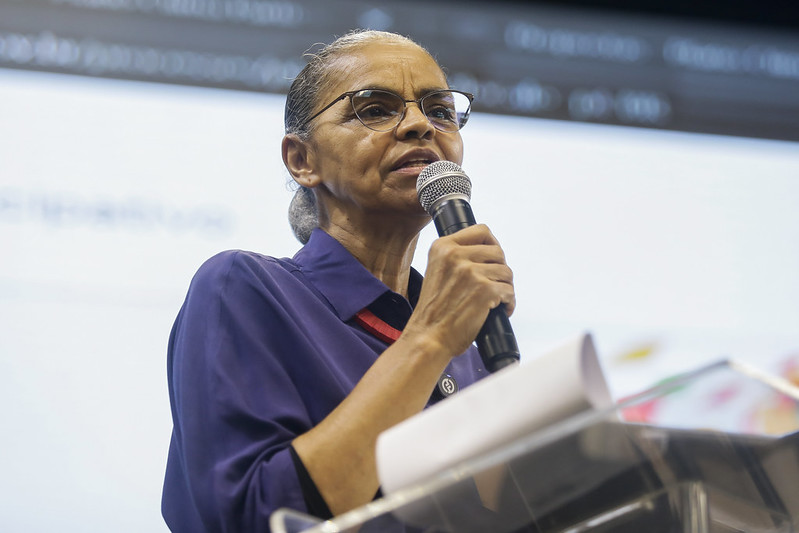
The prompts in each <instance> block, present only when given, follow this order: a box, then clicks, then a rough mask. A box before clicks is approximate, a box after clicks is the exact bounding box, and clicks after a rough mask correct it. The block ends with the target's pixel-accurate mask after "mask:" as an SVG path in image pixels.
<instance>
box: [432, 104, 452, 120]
mask: <svg viewBox="0 0 799 533" xmlns="http://www.w3.org/2000/svg"><path fill="white" fill-rule="evenodd" d="M427 116H428V117H430V118H436V119H439V120H453V117H454V116H455V113H454V112H453V111H452V110H451V109H450V108H448V107H444V106H435V107H433V108H432V109H428V110H427Z"/></svg>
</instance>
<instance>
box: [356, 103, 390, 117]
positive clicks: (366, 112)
mask: <svg viewBox="0 0 799 533" xmlns="http://www.w3.org/2000/svg"><path fill="white" fill-rule="evenodd" d="M359 114H360V115H361V116H362V117H369V118H381V117H387V116H390V115H391V110H390V109H389V108H388V107H386V106H384V105H381V104H371V105H368V106H366V107H365V108H363V109H361V111H360V112H359Z"/></svg>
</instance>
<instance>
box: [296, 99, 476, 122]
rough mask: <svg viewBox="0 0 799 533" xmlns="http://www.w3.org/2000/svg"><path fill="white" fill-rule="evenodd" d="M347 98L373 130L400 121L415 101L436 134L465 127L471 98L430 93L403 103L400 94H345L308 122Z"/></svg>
mask: <svg viewBox="0 0 799 533" xmlns="http://www.w3.org/2000/svg"><path fill="white" fill-rule="evenodd" d="M345 98H349V99H350V103H351V104H352V109H353V111H355V116H356V117H358V120H360V121H361V123H362V124H363V125H364V126H366V127H367V128H369V129H370V130H374V131H389V130H392V129H394V128H395V127H396V126H397V124H399V123H400V122H402V119H403V118H404V117H405V110H406V108H407V104H409V103H411V102H416V104H417V105H418V106H419V108H420V109H421V110H422V113H424V115H425V116H426V117H427V120H429V121H430V123H431V124H432V125H433V126H434V127H435V128H436V129H437V130H439V131H446V132H454V131H458V130H459V129H461V128H462V127H463V126H464V125H466V121H467V120H469V113H470V111H471V108H472V100H474V95H471V94H469V93H465V92H461V91H451V90H446V89H445V90H440V91H432V92H429V93H427V94H426V95H424V96H422V97H421V98H419V99H417V100H405V99H404V98H402V97H401V96H400V95H398V94H396V93H393V92H391V91H385V90H382V89H361V90H359V91H348V92H346V93H344V94H342V95H341V96H339V97H338V98H336V99H335V100H333V101H332V102H330V103H329V104H327V105H326V106H325V107H323V108H322V109H321V110H320V111H319V112H318V113H316V114H315V115H314V116H312V117H311V118H309V119H308V122H310V121H312V120H313V119H315V118H316V117H318V116H319V115H321V114H322V113H323V112H325V111H327V110H328V109H330V108H331V107H332V106H333V105H334V104H335V103H336V102H338V101H340V100H343V99H345Z"/></svg>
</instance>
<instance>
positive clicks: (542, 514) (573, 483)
mask: <svg viewBox="0 0 799 533" xmlns="http://www.w3.org/2000/svg"><path fill="white" fill-rule="evenodd" d="M271 527H272V531H273V533H299V532H304V533H333V532H360V533H367V532H404V531H407V532H409V533H410V532H419V533H421V532H425V533H437V532H464V533H472V532H474V533H486V532H488V533H510V532H536V533H550V532H553V533H554V532H563V533H582V532H592V533H600V532H611V531H613V532H617V531H619V532H648V533H660V532H663V533H667V532H669V533H671V532H674V533H716V532H718V533H721V532H725V533H726V532H747V533H757V532H794V531H797V532H799V392H797V389H796V388H795V387H792V386H791V385H790V384H789V383H787V382H785V381H782V380H779V379H776V378H772V377H771V376H767V375H764V374H762V373H760V372H758V371H756V370H753V369H751V368H748V367H746V366H743V365H740V364H739V363H736V362H732V361H723V362H719V363H716V364H713V365H710V366H708V367H705V368H702V369H700V370H698V371H695V372H692V373H689V374H685V375H682V376H679V377H676V378H674V379H671V380H669V381H667V382H664V383H662V384H661V385H659V386H657V387H654V388H652V389H650V390H648V391H645V392H643V393H641V394H638V395H636V396H634V397H631V398H629V399H626V400H623V401H621V402H619V403H618V404H617V405H615V406H614V407H613V408H611V409H606V410H603V411H588V412H583V413H580V414H578V415H575V416H572V417H570V418H568V419H565V420H562V421H560V422H558V423H556V424H552V425H550V426H548V427H546V428H545V429H543V430H539V431H535V432H533V433H532V434H530V435H526V436H524V437H522V438H519V439H516V440H515V441H513V442H508V443H506V444H504V445H502V446H500V447H498V448H497V449H496V450H492V451H491V452H490V453H487V454H483V455H482V456H480V457H475V458H471V459H469V460H466V461H463V462H462V463H460V464H458V465H457V466H455V467H453V468H449V469H447V470H445V471H443V472H440V473H437V474H435V475H433V476H431V477H429V478H428V479H425V480H423V481H422V482H420V483H418V484H415V485H413V486H409V487H407V488H404V489H401V490H398V491H396V492H393V493H392V494H389V495H387V496H384V497H382V498H380V499H377V500H375V501H373V502H371V503H370V504H368V505H365V506H363V507H361V508H359V509H355V510H353V511H350V512H348V513H345V514H342V515H340V516H338V517H335V518H333V519H331V520H327V521H321V520H318V519H315V518H313V517H310V516H306V515H304V514H302V513H298V512H296V511H292V510H285V509H281V510H278V511H276V512H275V513H274V514H273V515H272V517H271Z"/></svg>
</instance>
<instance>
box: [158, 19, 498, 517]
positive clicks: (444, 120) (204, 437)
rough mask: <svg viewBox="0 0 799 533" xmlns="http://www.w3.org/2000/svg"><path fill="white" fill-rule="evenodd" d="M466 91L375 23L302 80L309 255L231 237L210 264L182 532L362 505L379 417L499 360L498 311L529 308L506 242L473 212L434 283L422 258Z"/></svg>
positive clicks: (182, 331) (178, 472)
mask: <svg viewBox="0 0 799 533" xmlns="http://www.w3.org/2000/svg"><path fill="white" fill-rule="evenodd" d="M448 89H449V87H448V85H447V81H446V78H445V76H444V74H443V72H442V70H441V68H440V67H439V66H438V64H437V63H436V62H435V60H434V59H433V58H432V57H431V56H430V54H429V53H428V52H427V51H425V50H424V49H423V48H421V47H420V46H419V45H417V44H415V43H414V42H413V41H410V40H409V39H406V38H404V37H401V36H398V35H395V34H390V33H383V32H372V31H367V32H355V33H351V34H348V35H346V36H344V37H342V38H340V39H338V40H337V41H336V42H334V43H333V44H331V45H329V46H328V47H326V48H325V49H324V50H322V51H321V52H320V53H319V54H317V55H315V56H313V57H312V58H311V60H310V62H309V64H308V65H307V66H306V67H305V69H304V70H303V71H302V72H301V73H300V74H299V76H298V77H297V79H296V80H295V81H294V83H293V85H292V87H291V90H290V93H289V96H288V98H287V103H286V135H285V137H284V139H283V143H282V153H283V160H284V162H285V164H286V168H287V169H288V171H289V173H290V174H291V176H292V178H293V179H294V180H295V181H296V182H297V183H298V184H299V185H300V186H301V189H300V190H299V191H298V198H299V200H298V201H295V202H294V206H293V210H294V211H295V215H296V211H298V210H299V211H302V210H303V207H302V206H303V205H305V207H306V208H307V207H311V208H312V209H311V211H312V215H311V216H310V217H305V218H306V220H305V222H302V221H301V220H300V219H302V217H297V216H294V217H293V218H294V222H293V226H294V228H295V232H297V233H298V236H299V237H300V238H301V240H303V241H304V240H307V241H308V242H307V244H306V245H305V246H304V247H303V248H302V249H301V250H300V251H299V252H298V253H297V255H296V256H295V257H294V258H292V259H275V258H271V257H266V256H261V255H259V254H255V253H250V252H241V251H232V252H224V253H222V254H220V255H218V256H216V257H214V258H212V259H210V260H209V261H208V262H206V263H205V264H204V265H203V266H202V267H201V269H200V270H199V272H198V273H197V275H196V276H195V278H194V280H193V281H192V284H191V287H190V289H189V293H188V296H187V298H186V302H185V304H184V306H183V308H182V309H181V311H180V314H179V315H178V318H177V320H176V323H175V326H174V328H173V331H172V335H171V336H170V345H169V387H170V400H171V403H172V413H173V420H174V424H175V426H174V431H173V435H172V442H171V445H170V454H169V461H168V465H167V473H166V480H165V485H164V496H163V514H164V517H165V519H166V521H167V523H168V524H169V526H170V528H172V530H173V531H192V532H196V531H231V530H233V531H267V530H268V526H267V521H268V517H269V514H270V513H271V512H272V511H274V510H275V509H276V508H279V507H292V508H295V509H298V510H300V511H304V512H310V513H313V514H317V515H318V516H322V517H326V516H332V515H338V514H340V513H342V512H344V511H347V510H349V509H353V508H355V507H358V506H360V505H363V504H365V503H367V502H369V501H370V500H372V499H373V498H374V497H375V494H376V493H377V491H378V488H379V487H378V479H377V473H376V466H375V456H374V448H375V442H376V440H377V436H378V435H379V434H380V432H382V431H383V430H385V429H387V428H389V427H391V426H393V425H394V424H397V423H398V422H400V421H402V420H404V419H406V418H408V417H410V416H412V415H413V414H415V413H418V412H419V411H421V410H422V409H423V408H424V407H425V405H426V404H427V403H428V401H429V400H430V398H431V393H432V392H433V390H434V388H435V386H436V383H437V381H438V379H439V377H440V376H441V375H442V373H445V372H446V373H447V374H449V375H451V376H453V377H454V378H455V379H456V380H457V381H458V382H459V384H460V386H461V387H463V386H466V385H468V384H470V383H472V382H474V381H475V380H477V379H479V378H480V377H482V376H483V375H485V373H486V371H485V369H484V368H483V365H482V363H481V362H480V359H479V356H478V355H477V353H476V349H475V348H474V347H473V346H472V345H471V343H472V341H473V340H474V338H475V336H476V335H477V332H478V331H479V329H480V326H481V325H482V323H483V321H484V320H485V318H486V316H487V313H488V311H489V310H490V309H491V308H493V307H496V306H497V305H499V304H500V303H501V302H504V303H505V304H506V305H507V307H508V309H509V310H512V309H513V306H514V292H513V284H512V273H511V271H510V269H509V268H508V267H507V265H506V264H505V260H504V255H503V252H502V250H501V248H500V247H499V245H498V243H497V241H496V240H495V239H494V237H493V236H492V235H491V233H490V232H489V230H488V229H487V228H486V227H485V226H479V225H478V226H473V227H470V228H467V229H464V230H461V231H460V232H458V233H456V234H454V235H451V236H449V237H445V238H441V239H438V240H437V241H436V242H435V244H434V245H433V246H432V247H431V250H430V252H429V258H428V266H427V270H426V272H425V277H424V282H423V283H422V278H421V276H420V275H419V274H418V273H417V272H415V271H414V270H413V269H412V268H411V261H412V259H413V254H414V251H415V246H416V242H417V238H418V235H419V231H420V230H421V229H422V228H423V227H424V226H425V225H427V224H428V223H429V222H430V217H429V216H428V215H427V213H425V211H424V210H423V209H422V208H421V206H420V205H419V202H418V201H417V198H416V189H415V183H416V177H417V176H418V174H419V172H420V171H421V169H422V168H423V167H424V166H426V165H427V164H429V163H431V162H433V161H437V160H450V161H454V162H456V163H458V164H460V163H461V160H462V156H463V145H462V141H461V136H460V133H459V131H458V130H459V129H460V127H461V126H462V125H463V123H465V120H466V118H467V117H468V107H469V104H470V102H469V99H470V98H469V97H467V96H465V95H463V94H458V93H453V92H450V91H448ZM442 91H444V92H442ZM389 93H393V95H392V94H389ZM464 98H466V101H465V102H464V101H463V99H464ZM456 99H459V100H456ZM403 100H404V102H403ZM453 102H454V104H453ZM452 105H455V107H456V109H454V110H453V109H451V107H452ZM459 106H460V107H459ZM453 111H454V112H453ZM298 206H299V207H298ZM308 218H310V219H311V223H310V224H308ZM298 220H300V221H299V222H298ZM313 226H318V227H315V228H314V229H312V230H311V227H313ZM461 354H462V355H461Z"/></svg>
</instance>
